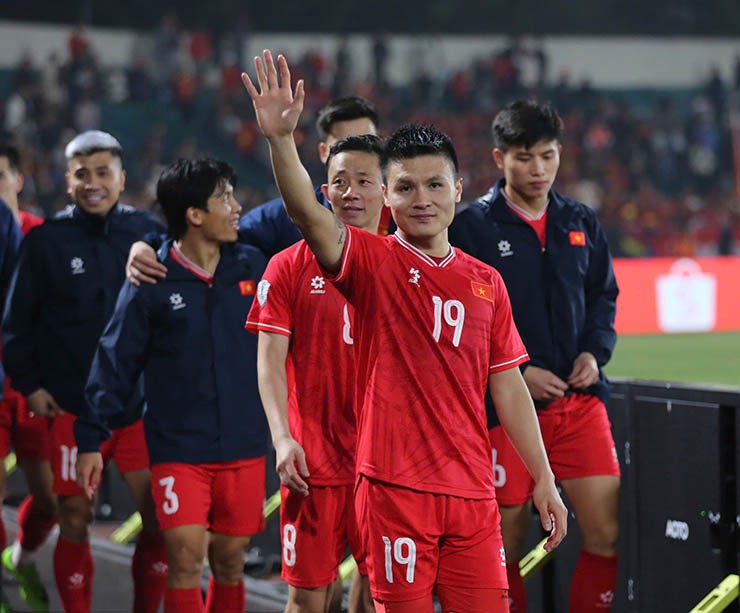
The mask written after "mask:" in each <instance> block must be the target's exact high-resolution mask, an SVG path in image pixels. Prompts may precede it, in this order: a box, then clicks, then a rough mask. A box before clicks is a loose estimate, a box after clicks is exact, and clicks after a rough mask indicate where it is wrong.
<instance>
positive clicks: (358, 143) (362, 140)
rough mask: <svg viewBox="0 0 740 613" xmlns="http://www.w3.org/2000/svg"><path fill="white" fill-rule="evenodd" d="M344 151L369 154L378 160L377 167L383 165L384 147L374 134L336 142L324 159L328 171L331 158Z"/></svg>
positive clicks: (349, 137)
mask: <svg viewBox="0 0 740 613" xmlns="http://www.w3.org/2000/svg"><path fill="white" fill-rule="evenodd" d="M345 151H360V152H362V153H369V154H371V155H374V156H376V157H377V158H378V165H382V163H383V155H384V154H385V147H384V146H383V141H382V140H381V139H380V138H379V137H377V136H375V135H374V134H363V135H362V136H347V137H346V138H343V139H341V140H338V141H337V142H336V143H334V144H333V145H332V146H331V149H329V157H328V158H326V168H327V170H328V169H329V162H331V160H332V158H333V157H334V156H336V155H339V154H340V153H343V152H345Z"/></svg>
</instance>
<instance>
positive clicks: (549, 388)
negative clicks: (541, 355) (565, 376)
mask: <svg viewBox="0 0 740 613" xmlns="http://www.w3.org/2000/svg"><path fill="white" fill-rule="evenodd" d="M522 376H523V377H524V382H525V383H526V384H527V389H529V393H530V394H531V395H532V399H533V400H539V401H540V402H552V401H553V400H557V399H558V398H562V397H563V396H565V392H566V391H567V390H568V384H567V383H566V382H565V381H563V380H562V379H561V378H560V377H558V376H557V375H556V374H554V373H552V372H550V371H549V370H546V369H544V368H538V367H537V366H527V368H526V369H525V370H524V374H523V375H522Z"/></svg>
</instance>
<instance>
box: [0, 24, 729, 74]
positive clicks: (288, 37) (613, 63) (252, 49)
mask: <svg viewBox="0 0 740 613" xmlns="http://www.w3.org/2000/svg"><path fill="white" fill-rule="evenodd" d="M72 28H73V26H72V25H71V24H70V25H69V26H50V25H47V24H43V25H41V24H32V23H19V22H8V21H5V22H2V21H0V68H10V67H12V66H14V65H16V64H17V63H18V60H19V59H20V57H21V56H22V55H23V53H28V54H30V55H31V57H32V58H33V60H34V62H35V64H36V65H40V64H41V63H42V62H43V61H44V60H45V59H46V58H47V57H48V56H49V54H50V53H51V52H57V53H58V54H59V56H60V57H62V58H64V57H66V54H67V40H68V38H69V34H70V32H71V31H72ZM86 35H87V37H88V39H89V40H90V42H91V43H92V45H93V47H94V48H95V51H96V53H97V55H98V57H99V58H100V61H101V63H102V64H103V65H104V66H110V67H112V66H122V65H125V64H127V63H128V61H129V58H130V57H131V50H132V48H133V47H134V45H137V46H141V45H142V44H145V42H146V39H147V38H148V37H149V36H150V33H148V32H134V31H131V30H110V29H101V28H91V29H89V30H87V31H86ZM339 41H340V36H339V35H337V34H330V33H320V32H319V33H309V34H295V33H287V34H286V33H254V34H252V36H251V37H250V39H249V41H248V42H247V44H246V45H245V49H244V65H245V66H248V64H249V65H251V57H252V56H253V55H254V54H255V53H258V52H259V51H260V50H261V49H263V48H265V47H269V48H270V49H273V50H276V51H282V52H284V53H286V54H287V55H288V56H289V57H290V56H296V55H301V54H303V53H304V52H305V51H306V50H307V49H320V50H321V51H323V52H324V53H325V54H326V55H327V56H329V57H330V58H333V56H334V53H335V50H336V48H337V46H338V45H339ZM508 41H509V39H508V38H507V37H505V36H500V35H495V36H454V35H443V34H439V35H428V36H410V35H403V36H389V38H388V44H389V48H390V53H389V58H388V71H389V78H390V80H391V81H392V82H394V83H405V82H407V81H408V80H409V78H410V76H411V75H413V74H415V73H417V72H418V71H419V70H421V69H425V70H427V71H429V73H430V74H431V75H432V76H434V75H435V74H439V73H443V74H444V73H448V72H450V71H452V70H455V69H457V68H462V67H466V66H468V65H470V63H471V60H472V59H473V58H475V57H487V56H490V55H491V54H493V53H495V52H497V51H500V50H501V49H503V48H504V47H505V46H506V45H507V43H508ZM540 41H541V42H542V44H543V47H544V49H545V52H546V54H547V56H548V59H549V67H548V76H549V80H550V81H552V80H554V79H555V78H556V77H557V75H558V74H559V73H560V71H561V70H567V71H568V72H570V74H571V77H572V80H573V81H574V82H579V81H581V80H582V79H584V78H588V79H590V80H591V82H592V83H593V85H594V86H595V87H602V88H616V89H620V88H635V87H650V88H685V87H693V86H696V85H697V84H698V83H700V82H701V81H703V80H705V79H706V78H707V76H708V74H709V70H710V67H711V66H713V65H716V66H717V67H718V68H719V69H720V71H721V74H722V76H723V77H724V78H725V79H726V80H728V81H731V80H732V79H733V78H734V69H735V63H736V62H737V60H738V57H740V37H738V38H648V37H634V38H630V37H569V36H559V37H555V36H550V37H543V38H541V39H540ZM347 42H348V45H349V48H350V51H351V54H352V62H353V66H354V70H353V77H354V78H355V79H356V80H362V79H364V78H367V77H368V76H369V75H370V73H371V58H372V53H371V46H372V39H371V37H370V36H364V35H352V36H348V37H347Z"/></svg>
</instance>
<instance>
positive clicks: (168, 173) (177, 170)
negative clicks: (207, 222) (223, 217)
mask: <svg viewBox="0 0 740 613" xmlns="http://www.w3.org/2000/svg"><path fill="white" fill-rule="evenodd" d="M236 180H237V177H236V173H235V172H234V169H233V168H232V167H231V166H230V165H229V164H227V163H226V162H224V161H222V160H217V159H214V158H198V159H196V160H185V159H179V160H177V161H175V162H173V163H172V164H170V165H169V166H168V167H167V168H165V169H164V170H163V171H162V174H161V175H160V176H159V180H158V181H157V200H158V201H159V204H160V205H161V206H162V211H163V213H164V217H165V219H166V220H167V225H168V230H169V234H170V236H172V237H173V238H175V239H178V238H181V237H182V236H183V234H185V232H186V230H187V229H188V222H187V217H186V212H187V210H188V209H189V208H190V207H196V208H199V209H203V210H204V211H207V210H208V199H209V198H210V197H211V195H212V194H213V191H214V190H215V189H216V187H217V186H218V185H221V184H224V183H231V185H232V186H233V187H234V188H236Z"/></svg>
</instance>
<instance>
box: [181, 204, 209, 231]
mask: <svg viewBox="0 0 740 613" xmlns="http://www.w3.org/2000/svg"><path fill="white" fill-rule="evenodd" d="M206 212H207V211H204V210H203V209H201V208H198V207H197V206H189V207H188V208H187V210H186V211H185V220H186V221H187V224H188V225H189V226H194V227H196V228H199V227H200V226H202V225H203V217H204V214H205V213H206Z"/></svg>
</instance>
